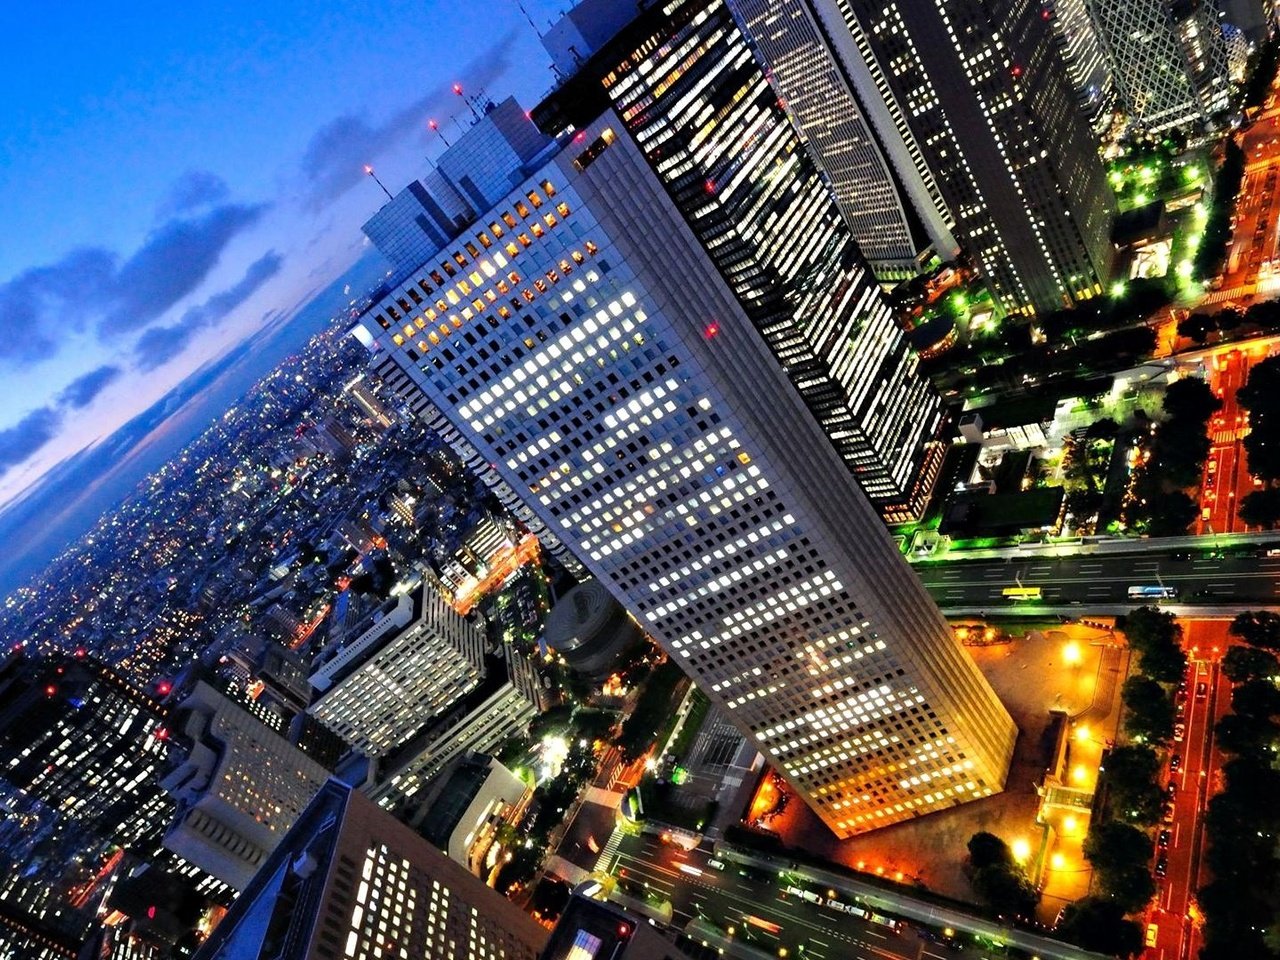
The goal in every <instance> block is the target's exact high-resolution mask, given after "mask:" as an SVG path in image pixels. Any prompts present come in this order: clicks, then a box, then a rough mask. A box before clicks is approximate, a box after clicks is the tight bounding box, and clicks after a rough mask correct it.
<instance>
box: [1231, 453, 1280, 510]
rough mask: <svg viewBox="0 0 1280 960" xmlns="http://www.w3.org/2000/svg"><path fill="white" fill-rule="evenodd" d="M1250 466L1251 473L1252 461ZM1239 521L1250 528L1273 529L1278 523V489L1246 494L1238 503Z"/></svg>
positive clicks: (1279, 496) (1279, 500)
mask: <svg viewBox="0 0 1280 960" xmlns="http://www.w3.org/2000/svg"><path fill="white" fill-rule="evenodd" d="M1250 436H1252V434H1250ZM1245 439H1246V440H1247V439H1248V438H1247V437H1246V438H1245ZM1250 464H1251V465H1250V468H1249V469H1250V470H1251V471H1252V469H1253V467H1252V461H1250ZM1240 519H1241V520H1243V521H1244V522H1245V523H1247V524H1248V525H1249V526H1251V527H1262V529H1264V530H1272V529H1274V528H1275V525H1276V524H1277V523H1280V487H1268V488H1267V489H1265V490H1254V491H1253V492H1252V493H1248V494H1246V495H1245V496H1244V497H1243V498H1242V499H1241V501H1240Z"/></svg>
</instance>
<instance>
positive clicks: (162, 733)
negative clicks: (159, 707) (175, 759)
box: [156, 727, 169, 740]
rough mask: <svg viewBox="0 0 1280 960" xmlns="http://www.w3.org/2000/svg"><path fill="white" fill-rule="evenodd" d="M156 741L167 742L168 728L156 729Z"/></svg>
mask: <svg viewBox="0 0 1280 960" xmlns="http://www.w3.org/2000/svg"><path fill="white" fill-rule="evenodd" d="M156 739H157V740H168V739H169V730H168V728H167V727H156Z"/></svg>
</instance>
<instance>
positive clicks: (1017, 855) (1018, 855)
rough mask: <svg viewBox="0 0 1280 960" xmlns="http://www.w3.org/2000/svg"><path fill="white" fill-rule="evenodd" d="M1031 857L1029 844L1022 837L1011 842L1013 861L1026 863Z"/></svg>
mask: <svg viewBox="0 0 1280 960" xmlns="http://www.w3.org/2000/svg"><path fill="white" fill-rule="evenodd" d="M1030 856H1031V844H1030V843H1028V842H1027V840H1026V839H1024V838H1023V837H1019V838H1018V839H1017V840H1015V841H1013V859H1015V860H1017V861H1018V862H1019V863H1026V862H1027V859H1028V858H1029V857H1030Z"/></svg>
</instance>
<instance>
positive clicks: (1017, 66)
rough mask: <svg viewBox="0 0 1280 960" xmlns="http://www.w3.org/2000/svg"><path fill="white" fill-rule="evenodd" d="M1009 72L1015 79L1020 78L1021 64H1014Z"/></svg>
mask: <svg viewBox="0 0 1280 960" xmlns="http://www.w3.org/2000/svg"><path fill="white" fill-rule="evenodd" d="M1009 72H1010V73H1012V74H1013V76H1014V78H1015V79H1016V78H1018V77H1020V76H1022V64H1020V63H1015V64H1014V65H1013V67H1012V68H1011V69H1010V70H1009Z"/></svg>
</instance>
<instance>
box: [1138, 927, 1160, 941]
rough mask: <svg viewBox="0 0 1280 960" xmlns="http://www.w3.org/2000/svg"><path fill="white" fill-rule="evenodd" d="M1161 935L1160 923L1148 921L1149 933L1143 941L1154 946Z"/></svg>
mask: <svg viewBox="0 0 1280 960" xmlns="http://www.w3.org/2000/svg"><path fill="white" fill-rule="evenodd" d="M1159 936H1160V925H1159V924H1157V923H1148V924H1147V935H1146V937H1145V938H1144V939H1143V941H1142V942H1143V943H1144V944H1146V945H1147V946H1148V947H1154V946H1155V945H1156V942H1157V938H1158V937H1159Z"/></svg>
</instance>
